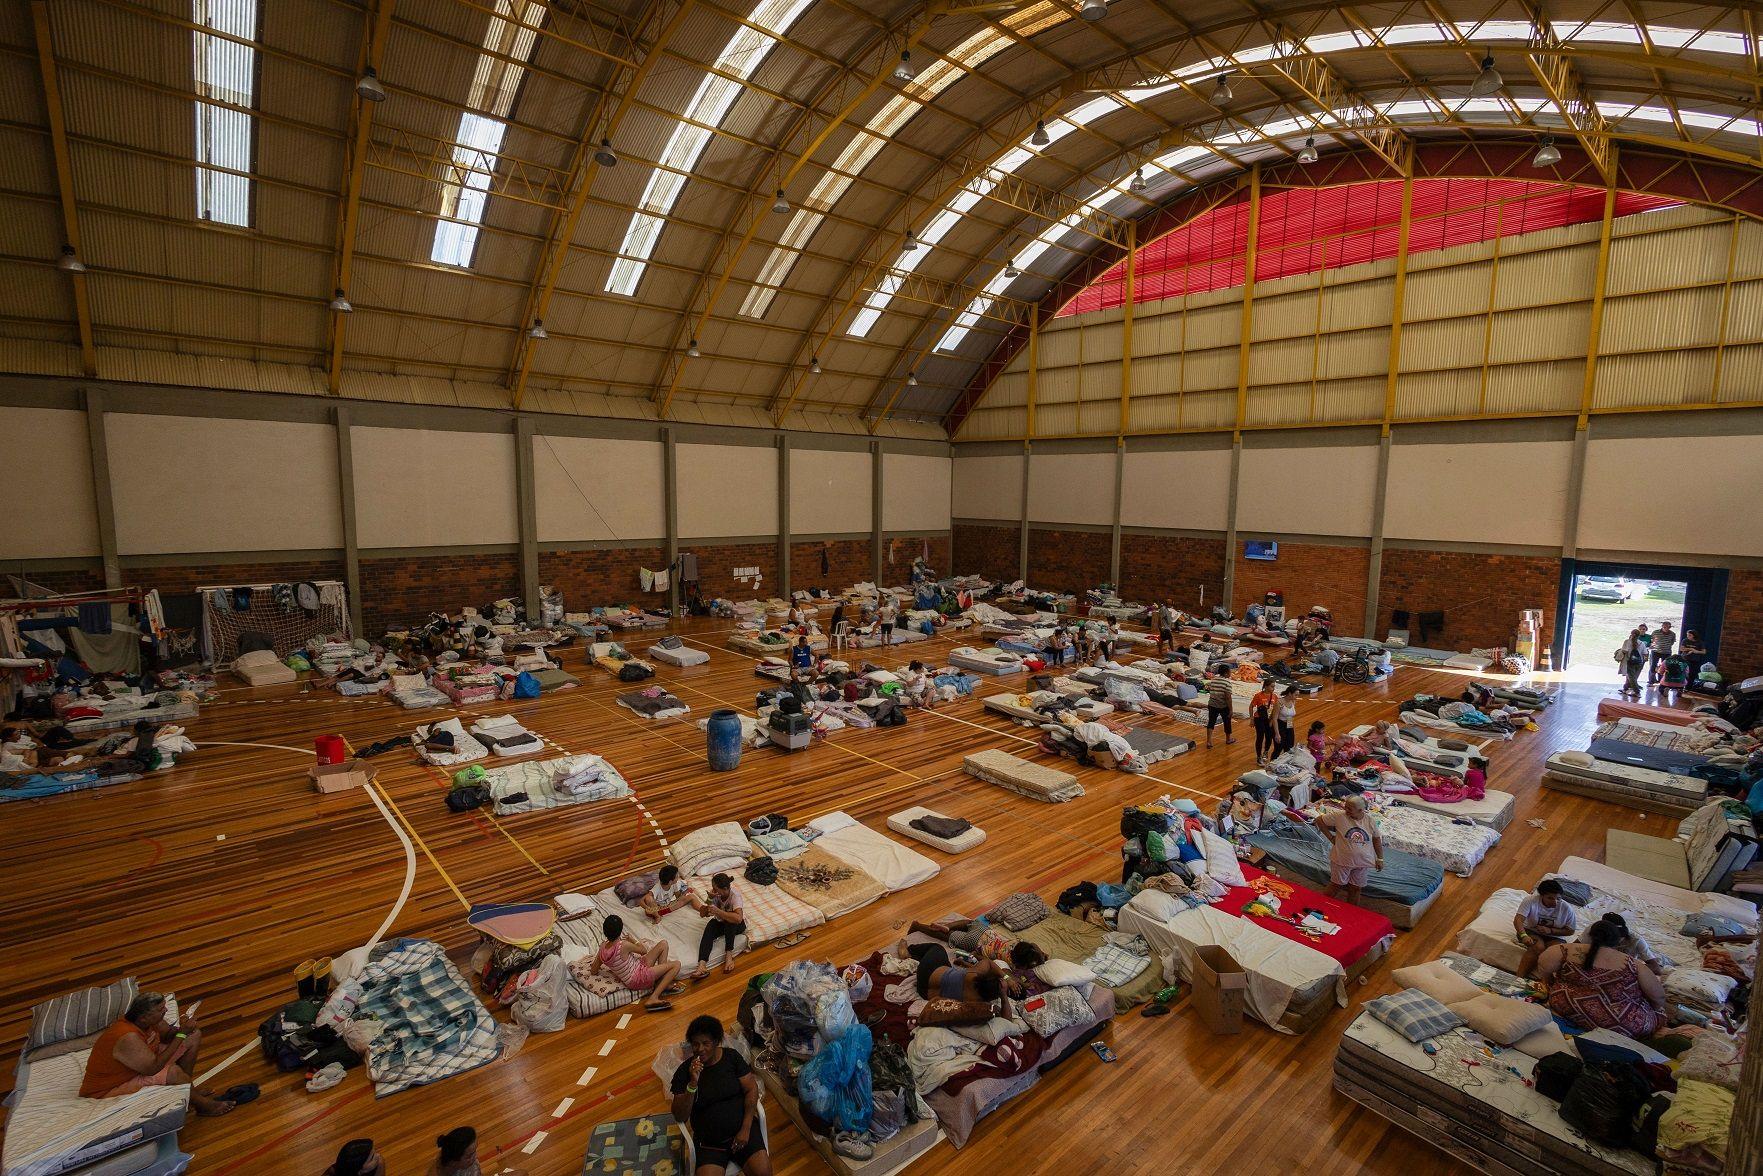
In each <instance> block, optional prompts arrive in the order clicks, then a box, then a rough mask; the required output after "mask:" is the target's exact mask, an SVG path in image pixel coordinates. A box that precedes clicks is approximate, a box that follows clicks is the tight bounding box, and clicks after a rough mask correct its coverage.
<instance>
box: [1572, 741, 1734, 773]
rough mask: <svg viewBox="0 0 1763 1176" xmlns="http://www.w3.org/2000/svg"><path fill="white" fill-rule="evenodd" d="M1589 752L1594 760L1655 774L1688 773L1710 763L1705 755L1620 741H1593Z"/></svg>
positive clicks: (1588, 749)
mask: <svg viewBox="0 0 1763 1176" xmlns="http://www.w3.org/2000/svg"><path fill="white" fill-rule="evenodd" d="M1586 750H1587V751H1589V752H1591V754H1592V756H1593V758H1595V759H1601V760H1606V761H1608V762H1610V763H1615V764H1634V765H1636V766H1638V767H1643V768H1652V769H1653V770H1654V771H1655V772H1674V771H1677V772H1687V771H1689V770H1690V769H1691V768H1699V767H1701V766H1702V765H1704V764H1706V763H1707V762H1708V757H1707V756H1705V755H1697V754H1696V753H1695V752H1691V751H1675V750H1673V749H1671V748H1669V747H1653V746H1650V745H1649V744H1645V743H1627V742H1624V741H1623V740H1620V739H1593V740H1592V742H1591V746H1589V747H1588V748H1587V749H1586Z"/></svg>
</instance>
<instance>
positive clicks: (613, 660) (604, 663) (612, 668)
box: [594, 654, 655, 681]
mask: <svg viewBox="0 0 1763 1176" xmlns="http://www.w3.org/2000/svg"><path fill="white" fill-rule="evenodd" d="M594 664H595V665H597V666H599V667H600V668H601V669H603V670H605V671H606V672H607V673H608V674H611V675H612V676H613V677H614V678H619V673H620V671H622V670H623V669H624V667H626V666H640V667H641V668H643V669H645V670H647V671H649V674H653V673H654V672H655V667H654V666H652V665H650V664H649V663H648V662H646V661H644V660H642V659H641V658H636V657H613V656H612V655H611V654H604V655H602V656H600V657H596V658H595V659H594ZM648 676H649V675H648V674H645V675H644V677H648ZM619 680H620V681H623V680H624V679H623V678H619Z"/></svg>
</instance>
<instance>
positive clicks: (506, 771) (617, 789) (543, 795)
mask: <svg viewBox="0 0 1763 1176" xmlns="http://www.w3.org/2000/svg"><path fill="white" fill-rule="evenodd" d="M590 767H598V768H600V769H601V776H600V782H599V783H598V784H596V785H595V786H593V787H591V788H588V789H585V790H583V791H581V792H564V791H562V790H560V789H559V788H558V787H557V786H556V783H555V781H556V779H557V775H558V773H559V772H562V773H563V774H564V775H565V776H567V775H569V774H572V773H575V772H579V771H581V770H582V769H584V768H590ZM485 775H486V777H487V778H486V780H485V781H484V783H485V785H486V786H487V787H488V788H489V790H490V800H491V802H492V803H493V804H494V805H495V813H496V815H497V816H499V817H501V816H510V815H512V814H514V813H525V812H531V811H533V810H535V809H556V808H568V807H570V806H571V805H578V804H587V803H589V802H591V801H596V800H611V799H613V798H615V797H621V796H629V795H630V794H631V786H630V785H629V784H628V783H626V782H625V778H624V777H623V776H622V775H621V774H620V773H619V771H618V769H617V768H615V767H613V766H612V765H611V764H609V763H607V762H606V761H605V760H603V759H601V758H600V757H599V756H597V755H566V756H563V757H561V758H558V759H548V760H527V761H526V762H524V763H518V764H509V765H508V766H507V767H502V768H491V769H490V770H489V771H488V772H487V773H485Z"/></svg>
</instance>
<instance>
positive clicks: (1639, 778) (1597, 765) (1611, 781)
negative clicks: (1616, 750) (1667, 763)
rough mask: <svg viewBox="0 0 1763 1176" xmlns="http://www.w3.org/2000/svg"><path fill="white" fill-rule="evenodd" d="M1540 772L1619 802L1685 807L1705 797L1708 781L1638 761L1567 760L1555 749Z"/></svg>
mask: <svg viewBox="0 0 1763 1176" xmlns="http://www.w3.org/2000/svg"><path fill="white" fill-rule="evenodd" d="M1543 775H1544V776H1545V777H1546V778H1548V779H1551V780H1560V781H1562V782H1563V783H1567V784H1575V785H1578V786H1579V787H1581V788H1591V789H1597V790H1598V791H1600V792H1603V793H1606V794H1607V795H1608V796H1609V797H1610V799H1612V800H1614V801H1616V802H1617V803H1621V798H1623V797H1625V796H1632V797H1643V798H1656V799H1658V800H1663V801H1665V802H1667V803H1670V804H1674V805H1682V806H1683V807H1685V808H1690V809H1693V808H1696V807H1698V806H1700V805H1701V803H1702V802H1703V801H1704V800H1706V799H1707V796H1708V782H1707V781H1706V780H1703V779H1701V778H1700V777H1697V776H1674V775H1672V774H1671V773H1670V772H1661V771H1657V770H1656V769H1653V768H1643V767H1641V766H1640V765H1639V764H1619V763H1616V762H1614V761H1612V760H1596V761H1594V762H1593V763H1590V764H1573V763H1567V762H1566V761H1564V760H1562V759H1561V753H1560V752H1556V753H1555V754H1554V755H1551V756H1550V757H1549V758H1548V759H1547V760H1545V761H1544V763H1543Z"/></svg>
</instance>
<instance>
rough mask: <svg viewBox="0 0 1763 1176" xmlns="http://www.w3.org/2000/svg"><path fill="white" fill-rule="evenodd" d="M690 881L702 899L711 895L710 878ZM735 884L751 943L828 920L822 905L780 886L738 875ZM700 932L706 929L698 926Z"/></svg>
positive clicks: (790, 933)
mask: <svg viewBox="0 0 1763 1176" xmlns="http://www.w3.org/2000/svg"><path fill="white" fill-rule="evenodd" d="M689 881H690V883H691V887H692V891H693V893H695V894H697V896H698V897H699V898H701V899H705V900H708V899H709V897H710V879H709V878H702V877H700V878H692V879H690V880H689ZM733 887H734V892H735V894H736V895H738V896H739V897H740V900H741V910H742V912H743V913H744V915H745V918H746V923H747V934H746V939H747V940H748V941H749V942H750V943H753V944H760V943H770V942H771V941H772V940H774V939H782V938H783V937H784V936H786V935H793V934H795V933H796V932H797V931H806V930H808V928H810V927H818V926H820V925H821V924H822V923H824V922H826V916H825V915H823V914H821V913H820V911H819V910H818V909H816V908H815V907H811V906H809V905H808V904H807V903H805V902H803V901H802V900H801V899H799V898H796V897H795V896H794V895H792V894H790V893H789V892H788V891H786V890H782V889H780V888H778V887H776V886H760V885H759V884H758V883H755V882H749V881H747V880H746V879H745V878H742V877H740V876H739V875H736V876H735V878H734V883H733ZM698 933H699V934H700V935H702V934H703V933H704V929H703V927H702V926H700V927H699V928H698ZM695 942H696V941H694V944H695Z"/></svg>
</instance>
